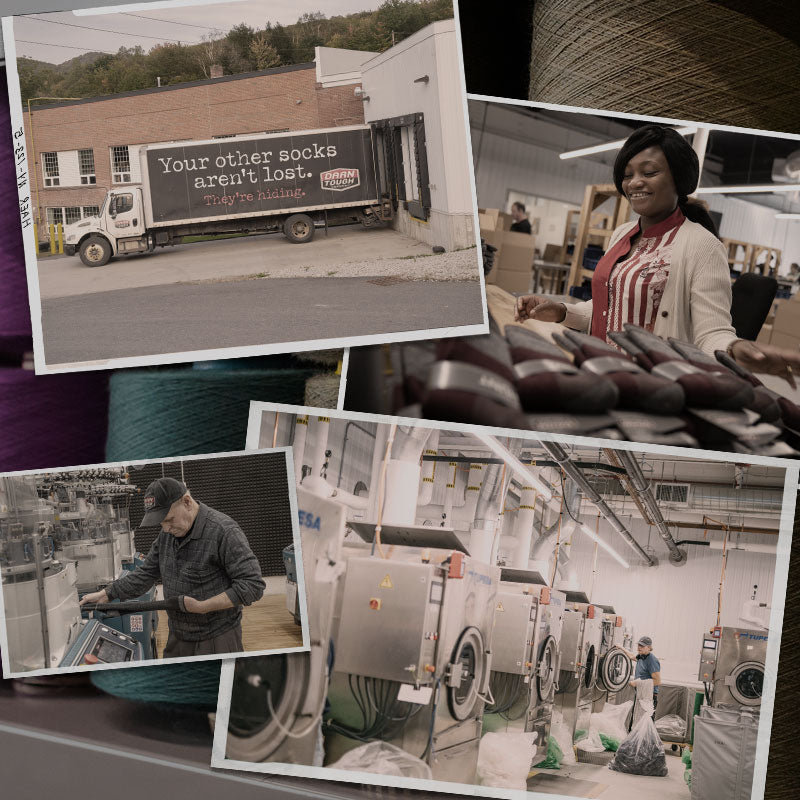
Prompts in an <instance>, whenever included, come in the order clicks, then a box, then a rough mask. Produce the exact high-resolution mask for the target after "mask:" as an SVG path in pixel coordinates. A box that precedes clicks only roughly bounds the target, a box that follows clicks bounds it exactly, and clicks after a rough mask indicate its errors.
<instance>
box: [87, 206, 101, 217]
mask: <svg viewBox="0 0 800 800" xmlns="http://www.w3.org/2000/svg"><path fill="white" fill-rule="evenodd" d="M99 213H100V206H84V207H83V216H84V217H96V216H97V215H98V214H99Z"/></svg>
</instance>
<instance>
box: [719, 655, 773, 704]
mask: <svg viewBox="0 0 800 800" xmlns="http://www.w3.org/2000/svg"><path fill="white" fill-rule="evenodd" d="M725 685H726V686H727V687H728V690H729V691H730V693H731V694H732V695H733V698H734V700H736V702H737V703H741V704H742V705H743V706H760V705H761V692H762V689H763V687H764V665H763V664H762V663H761V662H760V661H743V662H742V663H741V664H737V665H736V667H735V669H733V670H732V671H731V674H730V675H729V676H727V677H726V678H725Z"/></svg>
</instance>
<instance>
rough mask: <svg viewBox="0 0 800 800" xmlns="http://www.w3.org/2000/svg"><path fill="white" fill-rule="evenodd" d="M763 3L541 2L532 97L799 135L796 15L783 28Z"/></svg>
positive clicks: (790, 7) (789, 10)
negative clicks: (749, 8) (745, 6)
mask: <svg viewBox="0 0 800 800" xmlns="http://www.w3.org/2000/svg"><path fill="white" fill-rule="evenodd" d="M764 6H765V7H764V8H761V9H758V10H754V11H753V12H751V13H750V14H744V13H741V12H739V11H734V10H731V9H730V8H725V7H723V6H722V5H721V4H719V3H715V2H711V1H710V0H536V7H535V10H534V18H533V44H532V54H531V84H530V99H531V100H534V101H538V102H547V103H560V104H564V105H574V106H582V107H585V108H601V109H605V110H610V111H623V112H630V113H638V114H652V115H656V116H664V117H672V118H678V119H686V120H699V121H703V122H715V123H718V124H725V125H737V126H742V127H750V128H761V129H766V130H779V131H787V132H795V133H797V132H800V44H798V41H797V38H796V37H795V39H794V41H792V40H790V39H789V38H788V37H789V36H791V31H795V32H796V29H797V24H796V22H794V21H793V19H791V20H790V19H787V17H792V15H795V16H796V15H797V13H798V12H797V11H796V10H795V8H794V6H795V4H794V3H787V4H786V5H785V10H784V14H785V15H786V16H785V17H784V19H785V21H786V25H785V26H784V27H783V28H781V27H780V25H778V24H776V23H775V22H774V20H773V19H772V17H773V16H774V13H775V12H774V11H773V9H774V8H775V7H776V6H775V3H772V4H770V0H765V2H764ZM768 23H770V24H768ZM778 31H781V32H780V33H779V32H778Z"/></svg>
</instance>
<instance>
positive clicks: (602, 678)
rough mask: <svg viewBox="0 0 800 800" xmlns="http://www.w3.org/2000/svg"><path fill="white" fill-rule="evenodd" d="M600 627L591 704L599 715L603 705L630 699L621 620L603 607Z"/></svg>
mask: <svg viewBox="0 0 800 800" xmlns="http://www.w3.org/2000/svg"><path fill="white" fill-rule="evenodd" d="M600 624H601V635H600V651H599V654H600V657H599V661H598V663H597V681H596V688H597V693H596V695H595V700H594V703H593V710H594V711H598V712H599V711H602V709H603V706H604V705H605V704H606V703H612V704H614V705H616V704H618V703H622V702H624V701H625V700H630V699H632V698H633V696H634V695H633V689H632V688H631V689H630V690H629V689H628V686H629V684H630V681H631V679H632V678H633V672H634V669H633V662H632V661H631V658H630V656H629V655H628V653H627V652H625V650H626V649H629V645H630V642H629V639H630V636H629V634H628V633H627V630H628V629H627V628H626V627H625V620H624V619H623V618H622V617H621V616H619V615H618V614H616V613H615V612H614V609H613V608H611V607H608V606H603V615H602V617H601V623H600Z"/></svg>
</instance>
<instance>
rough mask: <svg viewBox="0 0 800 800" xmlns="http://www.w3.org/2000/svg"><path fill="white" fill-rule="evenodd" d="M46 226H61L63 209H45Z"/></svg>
mask: <svg viewBox="0 0 800 800" xmlns="http://www.w3.org/2000/svg"><path fill="white" fill-rule="evenodd" d="M47 224H48V225H59V224H61V225H63V224H64V209H63V208H48V209H47Z"/></svg>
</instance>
